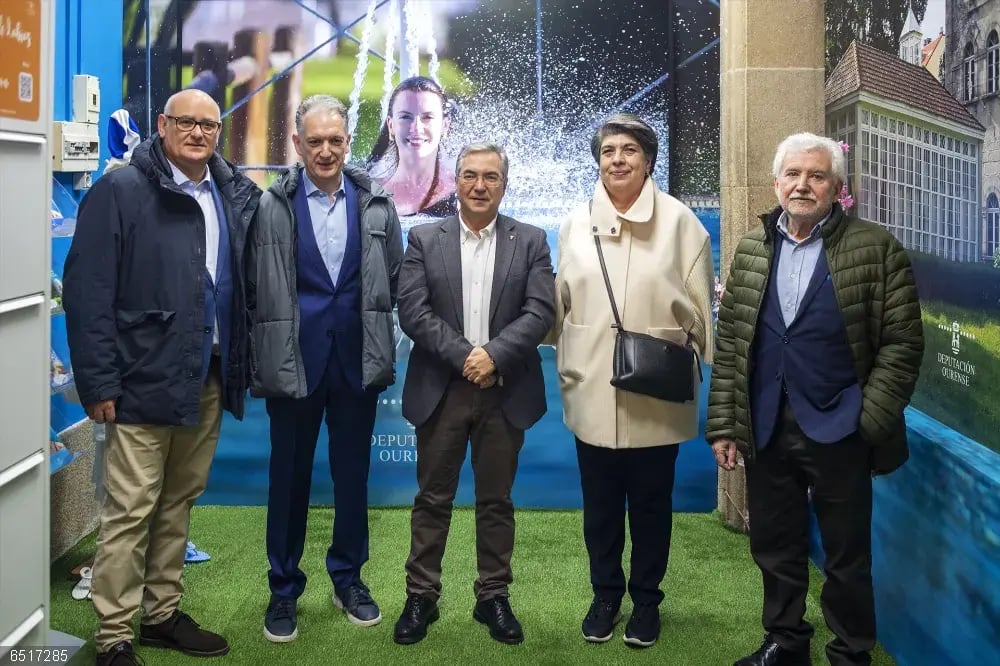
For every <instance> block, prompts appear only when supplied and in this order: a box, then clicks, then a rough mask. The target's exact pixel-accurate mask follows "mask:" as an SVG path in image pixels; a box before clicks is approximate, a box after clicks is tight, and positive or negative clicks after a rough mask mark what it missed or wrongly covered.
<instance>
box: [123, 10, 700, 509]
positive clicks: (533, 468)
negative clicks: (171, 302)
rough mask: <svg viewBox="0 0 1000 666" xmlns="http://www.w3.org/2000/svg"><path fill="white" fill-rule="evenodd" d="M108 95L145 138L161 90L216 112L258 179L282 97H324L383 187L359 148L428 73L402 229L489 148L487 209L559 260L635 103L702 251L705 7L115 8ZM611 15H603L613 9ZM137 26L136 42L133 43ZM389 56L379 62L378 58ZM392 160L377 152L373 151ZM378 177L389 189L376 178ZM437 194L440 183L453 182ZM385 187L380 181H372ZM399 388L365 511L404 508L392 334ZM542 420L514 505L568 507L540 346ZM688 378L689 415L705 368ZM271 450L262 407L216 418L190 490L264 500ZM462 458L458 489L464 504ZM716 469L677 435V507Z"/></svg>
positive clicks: (286, 151)
mask: <svg viewBox="0 0 1000 666" xmlns="http://www.w3.org/2000/svg"><path fill="white" fill-rule="evenodd" d="M124 3H125V25H124V54H123V56H124V82H123V83H124V86H123V88H124V91H125V93H124V97H125V99H124V106H125V108H127V109H128V110H129V111H130V112H131V113H132V115H133V117H134V118H135V119H136V121H137V124H138V125H139V127H140V130H141V131H142V132H143V135H144V136H146V135H148V131H149V128H150V127H153V128H155V121H156V115H157V113H159V112H160V111H161V110H162V108H163V104H164V102H165V101H166V99H167V97H169V95H170V94H172V93H173V92H175V91H176V90H179V89H181V88H186V87H197V88H200V89H202V90H204V91H206V92H208V93H209V94H211V95H213V96H214V97H215V98H216V100H217V101H218V102H219V105H220V107H221V108H222V109H223V117H224V124H225V130H224V135H223V138H222V147H221V151H222V153H223V155H225V156H226V157H227V158H228V159H230V160H231V161H233V162H234V163H236V164H237V165H239V166H242V167H245V168H246V169H247V173H248V174H249V175H250V176H251V177H253V178H254V179H255V180H257V182H258V183H259V184H261V185H262V186H266V185H267V184H268V183H269V182H270V181H271V180H272V178H273V177H274V176H273V172H274V169H273V168H274V167H281V166H284V165H287V164H289V163H291V162H293V161H295V159H296V155H295V153H294V151H293V149H292V146H291V134H292V132H293V131H294V123H293V117H294V115H293V114H294V109H295V106H296V104H297V103H298V102H299V101H300V100H301V99H303V98H304V97H306V96H309V95H312V94H316V93H327V94H332V95H335V96H337V97H338V98H339V99H341V100H342V101H343V102H344V103H345V104H346V105H348V106H349V119H350V120H349V125H350V127H351V128H352V129H353V137H354V138H353V142H352V146H351V159H352V161H354V162H355V163H357V164H360V165H364V166H366V167H368V168H370V169H371V172H372V174H373V176H375V177H377V178H379V179H383V178H385V177H386V176H387V175H391V173H392V170H393V166H394V165H393V164H392V160H391V159H390V160H389V162H388V165H387V163H386V162H385V161H384V160H376V161H375V163H374V164H372V163H371V160H370V159H369V158H370V157H371V153H372V150H373V147H374V146H375V145H376V143H377V136H378V133H379V130H380V128H381V127H382V118H384V116H385V114H386V112H387V111H388V109H387V108H386V107H387V105H388V99H389V95H390V94H391V92H392V90H393V88H394V87H395V85H396V84H398V83H399V81H400V80H401V79H402V78H407V77H408V76H411V75H414V74H419V75H421V76H426V77H430V78H431V79H433V80H435V81H437V82H438V83H439V84H440V85H441V87H442V88H443V90H444V93H445V95H446V96H447V97H448V109H447V117H448V122H447V123H446V127H443V128H441V129H440V131H439V132H438V134H439V135H435V136H432V137H430V139H429V140H430V141H432V142H434V141H438V140H439V141H440V146H439V150H438V157H439V160H438V165H437V168H438V169H439V170H441V172H442V175H441V176H440V178H439V179H437V180H439V181H442V182H439V183H438V184H439V187H438V188H437V189H436V190H435V191H434V192H433V193H431V192H428V196H427V197H418V199H426V200H424V201H421V202H420V203H419V204H416V205H414V202H412V201H411V202H410V204H407V203H406V196H405V194H404V193H401V192H397V193H395V194H394V196H395V198H396V201H397V205H398V206H399V207H400V209H401V210H409V209H410V208H420V209H421V210H422V211H423V212H422V213H421V214H416V215H407V216H404V217H403V218H402V224H403V231H404V238H405V235H406V231H407V230H408V228H409V227H411V226H412V225H414V224H419V223H423V222H428V221H431V220H432V219H433V218H434V216H436V215H446V214H448V213H449V212H450V211H451V210H453V205H454V201H453V199H452V201H451V205H449V201H448V199H449V194H450V191H449V185H448V181H449V180H451V181H453V179H449V178H448V177H447V174H445V173H444V172H445V171H452V172H453V170H454V158H455V155H456V154H457V152H458V149H459V148H460V147H461V146H462V145H464V144H466V143H470V142H473V141H492V142H496V143H499V144H501V145H503V146H504V147H505V149H506V150H507V152H508V154H509V157H510V178H509V187H508V190H507V194H506V196H505V199H504V205H503V208H502V212H503V213H505V214H508V215H511V216H514V217H516V218H518V219H520V220H521V221H523V222H529V223H531V224H535V225H537V226H539V227H542V228H543V229H545V230H546V232H547V234H548V238H549V241H550V246H551V248H552V253H553V266H555V264H556V262H557V260H558V258H557V247H556V245H557V243H556V241H557V234H558V228H559V224H560V222H561V220H562V219H563V217H564V216H565V215H566V213H567V212H568V211H569V210H570V209H571V208H572V207H574V206H575V205H578V204H579V203H581V202H583V201H586V200H588V199H589V198H590V195H591V193H592V191H593V187H594V184H595V182H596V181H597V169H596V165H595V163H594V159H593V157H592V155H591V152H590V139H591V137H592V135H593V133H594V131H595V129H596V128H597V127H598V126H599V124H600V123H601V121H602V120H603V119H604V118H606V117H607V116H609V115H611V114H612V113H616V112H622V111H626V112H631V113H636V114H638V115H640V116H641V117H642V118H644V119H645V120H646V121H647V122H649V123H650V124H651V125H652V126H653V127H654V128H655V129H656V131H657V134H658V137H659V139H660V157H659V159H658V160H657V166H656V172H655V173H654V178H655V179H656V181H657V183H658V184H659V185H660V187H661V189H663V190H665V191H670V192H671V193H673V194H675V195H676V196H680V197H682V198H685V199H686V200H690V201H692V203H693V205H696V206H699V207H696V213H698V215H699V217H700V219H701V220H702V222H703V223H704V224H705V226H706V227H707V228H708V230H709V232H710V233H711V235H712V238H713V247H714V249H715V256H716V264H717V263H718V239H719V229H718V227H719V215H718V208H717V205H718V204H717V201H718V196H717V193H718V164H719V160H718V127H719V119H718V118H719V116H718V108H719V90H718V74H719V59H718V25H719V20H718V3H717V2H714V1H713V0H674V1H673V2H658V3H650V2H639V1H635V2H621V3H615V9H614V11H613V12H609V10H608V4H607V3H605V2H601V1H600V0H490V1H485V0H484V1H478V0H436V1H434V2H430V1H421V0H375V1H374V2H369V1H367V0H363V1H357V0H355V1H351V0H228V1H226V2H218V1H216V2H197V1H192V0H171V1H169V2H168V1H164V0H160V1H157V0H124ZM612 14H613V15H612ZM147 21H148V23H149V34H150V35H151V39H150V40H148V43H147V40H146V38H145V34H146V24H147ZM387 62H388V63H390V65H389V66H388V67H387V66H386V63H387ZM390 157H391V155H390ZM388 187H389V186H388V185H387V188H388ZM451 188H452V189H453V184H452V185H451ZM390 189H391V188H390ZM397 340H398V344H397V349H396V353H397V375H398V379H397V383H396V384H395V385H394V386H392V387H390V388H389V389H387V390H386V391H385V392H384V393H383V394H382V395H381V397H380V404H379V407H378V414H377V419H376V423H375V434H374V435H373V436H372V447H371V463H372V467H371V480H370V483H369V497H370V501H371V502H372V503H373V504H382V505H408V504H410V503H411V502H412V500H413V495H414V493H415V491H416V481H415V476H416V473H415V471H416V440H415V435H414V430H413V427H412V426H411V425H410V424H409V423H407V422H406V420H405V419H403V417H402V416H401V393H402V378H403V376H404V373H405V372H406V368H407V359H408V354H409V349H410V344H411V343H410V341H409V340H408V339H407V338H406V336H405V335H403V334H402V333H401V332H399V331H398V330H397ZM540 351H541V354H542V359H543V364H544V374H545V380H546V392H547V398H548V413H547V414H546V415H545V416H544V417H543V419H542V420H541V421H540V422H539V423H538V424H537V425H536V426H535V427H533V428H532V429H531V430H530V431H528V433H527V436H526V440H525V445H524V448H523V450H522V452H521V456H520V465H519V471H518V477H517V483H516V485H515V488H514V498H515V501H516V502H517V504H518V505H519V506H530V507H567V508H575V507H579V506H580V503H581V497H580V490H579V477H578V472H577V467H576V456H575V448H574V442H573V437H572V435H571V434H570V433H569V431H568V430H567V429H566V428H565V426H564V425H563V423H562V409H561V403H560V397H559V389H558V378H557V375H556V371H555V350H554V349H553V348H552V347H546V346H543V347H542V348H541V349H540ZM705 374H706V380H705V384H704V386H703V395H702V396H701V401H702V418H704V408H705V395H704V394H705V393H707V385H708V373H707V372H706V373H705ZM326 441H327V434H326V432H325V427H324V431H323V432H321V433H320V440H319V445H318V447H317V453H316V461H315V465H314V472H313V485H312V500H313V502H315V503H323V504H329V503H330V502H331V501H332V492H331V487H330V480H329V476H330V475H329V469H328V455H327V451H326ZM269 455H270V445H269V439H268V420H267V415H266V412H265V409H264V402H263V400H251V401H249V403H248V406H247V413H246V417H245V419H244V420H243V421H242V422H238V421H236V420H234V419H232V418H229V417H227V418H226V419H225V421H224V423H223V427H222V435H221V440H220V443H219V448H218V453H217V456H216V460H215V463H214V466H213V469H212V475H211V479H210V482H209V487H208V490H207V491H206V493H205V495H204V497H203V498H202V500H201V501H202V502H205V503H210V504H213V503H219V504H262V503H264V502H265V501H266V497H267V483H268V481H267V461H268V456H269ZM468 468H469V462H468V461H467V462H466V469H464V470H463V473H462V484H461V486H460V488H459V494H458V499H457V501H458V502H459V503H462V504H469V503H471V502H472V501H473V495H472V479H471V470H470V469H468ZM715 501H716V472H715V465H714V462H713V459H712V456H711V453H710V450H709V448H708V447H707V446H706V445H705V443H704V441H703V440H698V441H694V442H691V443H688V444H686V445H684V446H683V447H682V449H681V454H680V457H679V461H678V470H677V488H676V492H675V499H674V502H675V507H676V508H677V509H678V510H682V511H707V510H711V509H712V508H714V506H715Z"/></svg>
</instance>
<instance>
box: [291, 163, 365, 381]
mask: <svg viewBox="0 0 1000 666" xmlns="http://www.w3.org/2000/svg"><path fill="white" fill-rule="evenodd" d="M344 193H345V194H346V197H345V201H344V205H345V206H346V207H347V246H346V248H345V252H344V260H343V262H342V263H341V265H340V273H339V275H338V276H337V282H336V284H334V282H333V279H332V278H331V277H330V271H329V270H327V267H326V263H325V262H324V261H323V256H322V255H321V254H320V251H319V245H318V244H317V243H316V234H315V233H314V232H313V225H312V216H311V215H310V214H309V203H308V202H307V201H306V188H304V187H300V188H298V189H296V190H295V194H294V195H293V196H294V199H293V205H294V207H295V221H296V224H297V225H298V233H297V235H296V256H297V258H298V265H297V267H296V268H297V270H296V276H297V279H298V283H297V285H296V292H297V294H298V302H299V348H300V349H301V351H302V364H303V365H304V366H305V370H306V387H307V388H306V390H307V392H308V393H312V392H313V391H315V390H316V387H317V386H319V383H320V380H321V378H322V377H323V375H324V374H325V373H341V375H342V376H343V379H344V380H346V382H347V385H348V386H350V387H351V388H352V389H353V390H354V391H355V392H357V393H360V392H361V391H362V390H363V386H362V384H363V382H362V380H361V234H360V233H359V229H360V226H361V225H360V223H359V218H358V193H357V189H356V187H355V185H354V184H353V183H352V182H351V179H350V178H344Z"/></svg>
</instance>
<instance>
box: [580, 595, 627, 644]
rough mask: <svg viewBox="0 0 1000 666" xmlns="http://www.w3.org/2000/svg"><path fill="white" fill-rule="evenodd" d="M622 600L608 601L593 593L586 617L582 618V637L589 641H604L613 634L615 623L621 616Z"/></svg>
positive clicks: (609, 638)
mask: <svg viewBox="0 0 1000 666" xmlns="http://www.w3.org/2000/svg"><path fill="white" fill-rule="evenodd" d="M621 607H622V602H621V599H619V600H618V601H610V600H608V599H604V598H602V597H599V596H597V595H594V601H593V602H591V604H590V610H589V611H587V617H585V618H583V624H582V625H581V629H582V630H583V637H584V639H585V640H587V641H590V642H591V643H606V642H608V641H610V640H611V637H612V636H614V635H615V625H616V624H618V621H619V620H620V619H621V618H622V615H621V612H620V611H621Z"/></svg>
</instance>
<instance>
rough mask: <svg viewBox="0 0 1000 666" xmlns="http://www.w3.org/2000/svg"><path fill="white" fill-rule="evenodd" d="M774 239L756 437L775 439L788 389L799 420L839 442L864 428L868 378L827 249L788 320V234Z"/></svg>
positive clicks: (761, 335) (760, 342)
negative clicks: (784, 279) (782, 290)
mask: <svg viewBox="0 0 1000 666" xmlns="http://www.w3.org/2000/svg"><path fill="white" fill-rule="evenodd" d="M774 243H775V252H774V257H775V258H774V261H772V262H771V279H770V280H769V284H768V288H767V292H766V293H765V294H764V300H763V302H762V303H761V307H760V318H759V319H758V323H757V335H756V337H755V338H754V344H753V366H752V367H753V371H752V372H751V373H750V410H751V412H750V422H751V423H752V424H753V437H754V441H755V442H757V448H758V449H762V448H764V447H765V446H767V445H768V443H769V442H770V440H771V436H772V435H773V434H774V431H775V427H776V425H777V421H778V413H779V410H780V408H781V395H782V392H784V393H785V394H786V395H787V398H788V402H789V403H790V404H791V406H792V412H793V413H794V414H795V420H796V421H797V422H798V424H799V427H800V428H802V431H803V432H804V433H805V434H806V435H807V436H808V437H809V438H810V439H812V440H814V441H817V442H823V443H833V442H837V441H840V440H842V439H844V438H845V437H847V436H848V435H850V434H852V433H854V432H855V431H856V430H857V429H858V419H859V418H860V417H861V385H860V384H859V383H858V376H857V375H856V374H855V372H854V359H853V358H852V357H851V348H850V347H849V346H848V345H847V332H846V330H845V328H844V317H843V315H842V314H841V312H840V307H839V306H838V304H837V294H836V293H835V292H834V290H833V280H832V279H831V277H830V267H829V264H828V263H827V259H826V254H825V253H824V252H821V253H820V255H819V260H818V261H817V262H816V268H815V270H814V271H813V275H812V277H811V279H810V281H809V286H808V287H807V288H806V292H805V295H804V296H803V297H802V302H801V303H799V309H798V312H797V313H796V314H795V319H793V320H792V323H791V324H790V325H788V326H786V325H785V320H784V317H783V316H782V314H781V302H780V301H779V299H778V275H777V273H778V263H779V261H778V258H779V256H780V255H779V252H780V249H781V243H782V240H781V237H780V236H778V237H776V238H775V240H774Z"/></svg>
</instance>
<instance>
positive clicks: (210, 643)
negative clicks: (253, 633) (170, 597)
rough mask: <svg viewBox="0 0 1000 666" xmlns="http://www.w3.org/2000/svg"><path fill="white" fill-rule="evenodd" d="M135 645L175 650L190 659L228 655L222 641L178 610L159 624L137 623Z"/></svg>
mask: <svg viewBox="0 0 1000 666" xmlns="http://www.w3.org/2000/svg"><path fill="white" fill-rule="evenodd" d="M139 644H140V645H148V646H150V647H159V648H167V649H169V650H177V651H178V652H183V653H184V654H188V655H191V656H192V657H221V656H222V655H224V654H226V653H227V652H229V643H227V642H226V639H225V638H223V637H222V636H220V635H218V634H214V633H212V632H211V631H205V630H204V629H202V628H201V627H200V626H199V625H198V623H197V622H195V621H194V620H192V619H191V616H190V615H188V614H187V613H182V612H181V611H174V614H173V615H171V616H170V619H168V620H166V621H164V622H160V623H159V624H140V625H139Z"/></svg>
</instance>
